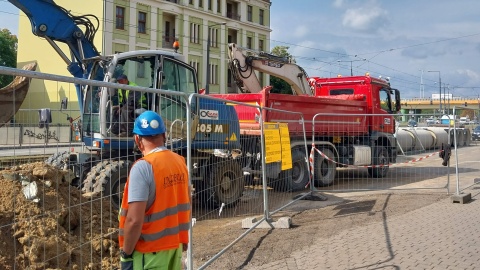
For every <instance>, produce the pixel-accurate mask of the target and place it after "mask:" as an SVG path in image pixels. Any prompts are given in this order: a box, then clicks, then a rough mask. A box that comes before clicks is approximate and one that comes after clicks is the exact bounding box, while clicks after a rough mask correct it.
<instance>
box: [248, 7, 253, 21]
mask: <svg viewBox="0 0 480 270" xmlns="http://www.w3.org/2000/svg"><path fill="white" fill-rule="evenodd" d="M252 14H253V7H252V6H247V20H248V21H249V22H251V21H252Z"/></svg>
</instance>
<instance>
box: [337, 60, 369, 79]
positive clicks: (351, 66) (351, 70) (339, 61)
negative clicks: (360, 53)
mask: <svg viewBox="0 0 480 270" xmlns="http://www.w3.org/2000/svg"><path fill="white" fill-rule="evenodd" d="M366 60H367V59H365V58H363V59H359V60H337V62H338V63H341V62H350V76H353V62H357V61H366Z"/></svg>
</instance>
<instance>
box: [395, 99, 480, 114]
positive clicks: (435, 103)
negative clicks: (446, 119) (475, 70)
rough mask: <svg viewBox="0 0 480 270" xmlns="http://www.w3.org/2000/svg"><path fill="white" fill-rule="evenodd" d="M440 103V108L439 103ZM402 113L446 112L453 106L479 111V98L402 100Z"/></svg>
mask: <svg viewBox="0 0 480 270" xmlns="http://www.w3.org/2000/svg"><path fill="white" fill-rule="evenodd" d="M440 101H441V103H442V104H441V106H440V104H439V102H440ZM401 105H402V112H403V113H408V112H409V111H412V110H413V111H414V112H413V113H415V114H417V113H418V114H420V113H422V110H426V109H429V110H438V109H440V108H441V110H442V111H443V110H446V109H448V108H450V110H453V107H454V106H457V107H464V108H465V109H472V110H480V98H459V97H453V98H450V99H448V98H445V99H441V100H440V99H431V98H411V99H402V101H401Z"/></svg>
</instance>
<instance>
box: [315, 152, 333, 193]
mask: <svg viewBox="0 0 480 270" xmlns="http://www.w3.org/2000/svg"><path fill="white" fill-rule="evenodd" d="M320 151H322V153H323V154H325V155H326V156H327V157H329V158H330V159H332V160H335V155H334V154H333V152H332V150H330V149H328V148H323V149H320ZM335 173H336V165H335V163H334V162H332V161H329V160H328V159H326V158H325V157H323V156H322V155H320V154H319V153H318V152H316V153H315V161H314V177H315V178H314V180H315V184H316V185H317V186H319V187H326V186H330V185H331V184H333V181H334V180H335Z"/></svg>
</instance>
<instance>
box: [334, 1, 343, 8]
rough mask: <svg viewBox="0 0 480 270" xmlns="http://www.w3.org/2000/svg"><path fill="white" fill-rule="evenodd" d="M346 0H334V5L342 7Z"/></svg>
mask: <svg viewBox="0 0 480 270" xmlns="http://www.w3.org/2000/svg"><path fill="white" fill-rule="evenodd" d="M344 2H345V1H344V0H334V1H333V6H334V7H336V8H341V7H342V6H343V3H344Z"/></svg>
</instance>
